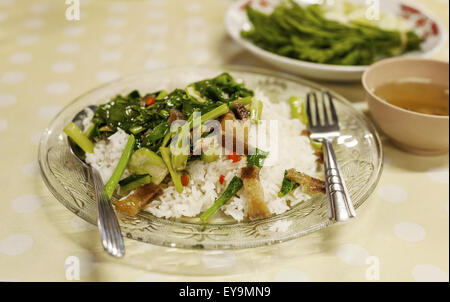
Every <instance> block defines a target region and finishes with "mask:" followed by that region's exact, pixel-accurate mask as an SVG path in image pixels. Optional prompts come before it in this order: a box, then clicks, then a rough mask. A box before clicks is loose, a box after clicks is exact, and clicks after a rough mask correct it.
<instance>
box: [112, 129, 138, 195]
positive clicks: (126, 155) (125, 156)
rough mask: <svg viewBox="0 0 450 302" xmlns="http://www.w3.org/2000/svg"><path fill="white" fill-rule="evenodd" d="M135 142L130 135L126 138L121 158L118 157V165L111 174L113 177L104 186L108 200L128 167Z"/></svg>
mask: <svg viewBox="0 0 450 302" xmlns="http://www.w3.org/2000/svg"><path fill="white" fill-rule="evenodd" d="M135 142H136V140H135V139H134V136H133V135H130V136H129V137H128V141H127V144H126V146H125V149H124V150H123V153H122V156H121V157H120V160H119V163H118V164H117V166H116V169H115V170H114V172H113V175H112V176H111V178H110V179H109V180H108V182H107V183H106V185H105V191H106V194H108V197H109V198H111V197H112V195H113V194H114V191H115V190H116V187H117V185H118V184H119V180H120V178H121V177H122V174H123V172H124V171H125V168H126V167H127V165H128V161H129V160H130V157H131V154H132V153H133V149H134V144H135Z"/></svg>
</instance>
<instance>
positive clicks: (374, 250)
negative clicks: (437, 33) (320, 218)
mask: <svg viewBox="0 0 450 302" xmlns="http://www.w3.org/2000/svg"><path fill="white" fill-rule="evenodd" d="M417 2H421V4H423V5H424V6H426V7H428V9H429V10H431V11H432V12H433V13H434V14H435V15H437V16H438V17H439V18H440V19H441V21H442V22H443V24H444V25H445V28H446V29H447V31H448V18H449V16H448V9H449V5H448V1H445V0H427V1H425V0H422V1H417ZM230 3H231V1H225V0H193V1H187V0H186V1H185V0H183V1H182V0H158V1H157V0H150V1H144V0H133V1H127V2H125V1H104V0H95V1H94V0H90V1H87V0H81V20H80V21H72V22H71V21H67V20H66V18H65V9H66V8H67V6H65V4H64V1H55V0H35V1H25V0H0V146H1V147H0V167H1V170H0V188H1V196H2V197H1V202H0V280H19V281H32V280H34V281H37V280H38V281H64V280H67V279H73V277H74V276H75V277H76V274H75V275H74V274H71V273H70V267H71V263H72V262H71V261H72V260H73V259H74V258H73V257H71V256H76V257H77V258H76V259H78V260H79V261H80V264H81V271H80V279H81V280H82V281H88V280H90V281H94V280H95V281H133V280H140V281H145V280H149V281H187V280H192V281H219V280H224V281H227V280H232V281H274V280H275V281H366V280H376V279H379V280H381V281H414V280H418V281H422V280H426V281H428V280H439V281H448V270H449V262H448V261H449V212H448V211H449V203H448V197H449V196H448V195H449V186H448V179H449V176H448V175H449V172H448V171H449V170H448V155H446V156H441V157H430V158H425V157H418V156H413V155H408V154H406V153H404V152H402V151H399V150H397V149H395V148H394V147H392V145H391V144H390V143H389V142H387V141H385V142H384V151H385V168H384V172H383V175H382V178H381V180H380V183H379V185H378V187H377V189H376V191H375V192H374V193H373V195H372V196H371V197H370V198H369V200H368V201H367V202H366V203H365V204H364V205H363V206H362V207H361V208H360V210H359V213H358V214H359V216H358V217H357V219H356V220H355V221H353V222H352V223H351V224H346V225H342V226H335V227H332V228H329V229H326V230H323V231H320V232H317V233H314V234H312V235H310V236H307V237H304V238H301V239H298V240H294V241H291V242H287V243H284V244H281V245H276V246H273V247H264V248H257V249H251V250H238V251H191V250H179V249H173V248H165V247H158V246H152V245H148V244H142V243H138V242H136V241H133V240H128V239H126V240H125V242H126V247H127V256H126V257H125V258H124V259H122V260H116V259H112V258H110V257H109V256H107V255H106V254H105V253H104V252H103V251H102V247H101V245H100V242H99V236H98V232H97V230H96V229H95V227H94V226H91V225H89V224H87V223H85V222H84V221H82V220H81V219H79V218H78V217H77V216H75V215H74V214H72V213H71V212H70V211H68V210H67V209H66V208H64V207H63V206H62V205H61V204H60V203H59V202H58V201H57V200H56V199H55V198H54V197H53V196H52V195H51V193H50V192H49V191H48V190H47V188H46V187H45V185H44V183H43V181H42V179H41V177H40V175H39V168H38V164H37V162H36V160H37V145H38V141H39V135H40V132H41V131H42V130H43V129H44V128H45V127H47V126H48V124H49V122H50V119H51V118H52V117H53V116H54V115H55V114H56V113H57V112H58V111H59V110H60V109H61V108H62V106H64V105H65V104H67V103H68V102H69V101H70V100H72V99H74V98H75V97H76V96H78V95H80V94H82V93H83V92H85V91H87V90H89V89H91V88H93V87H95V86H97V85H99V84H100V83H102V82H106V81H110V80H113V79H116V78H118V77H120V76H122V75H126V74H130V73H135V72H138V71H142V70H145V69H147V70H152V69H155V68H160V67H165V66H173V65H189V64H224V63H225V64H247V65H256V66H262V67H264V66H265V65H264V64H263V63H262V62H260V61H259V60H258V59H256V58H254V57H253V56H251V55H250V54H249V53H247V52H246V51H244V50H243V49H241V48H240V47H239V46H237V45H236V44H235V43H233V42H232V41H231V40H230V39H229V38H228V37H227V35H226V33H225V29H224V26H223V15H224V12H225V10H226V8H227V6H228V5H229V4H230ZM448 55H449V52H448V42H446V43H445V45H444V47H443V49H442V50H441V52H440V53H439V54H438V55H437V57H438V58H440V59H443V60H448ZM326 85H327V86H328V87H330V88H333V89H336V90H337V91H338V92H339V93H341V94H343V95H344V96H346V97H348V98H349V99H350V100H351V101H355V102H356V101H362V98H363V93H362V89H361V87H360V85H359V84H326ZM377 277H379V278H377Z"/></svg>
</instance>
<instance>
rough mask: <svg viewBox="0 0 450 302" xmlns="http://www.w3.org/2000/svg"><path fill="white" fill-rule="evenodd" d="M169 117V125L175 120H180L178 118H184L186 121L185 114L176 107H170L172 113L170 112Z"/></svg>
mask: <svg viewBox="0 0 450 302" xmlns="http://www.w3.org/2000/svg"><path fill="white" fill-rule="evenodd" d="M169 114H170V115H169V119H168V120H167V123H168V124H169V125H171V124H172V123H173V122H175V121H178V120H183V121H185V120H186V118H185V117H184V114H183V113H182V112H180V111H178V110H176V109H170V113H169Z"/></svg>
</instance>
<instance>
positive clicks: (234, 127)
mask: <svg viewBox="0 0 450 302" xmlns="http://www.w3.org/2000/svg"><path fill="white" fill-rule="evenodd" d="M220 125H221V128H222V146H223V147H225V148H228V151H229V152H230V153H232V152H236V153H237V154H239V155H240V154H242V152H243V153H244V154H248V149H249V146H248V129H249V123H248V121H244V122H242V123H240V122H239V121H238V120H237V119H236V116H235V115H234V113H233V112H231V111H230V112H228V113H226V114H225V115H223V116H222V118H221V120H220ZM227 125H228V126H227ZM227 141H228V142H233V147H232V150H230V149H231V146H227V144H226V142H227ZM229 144H230V143H229Z"/></svg>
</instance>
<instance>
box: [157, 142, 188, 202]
mask: <svg viewBox="0 0 450 302" xmlns="http://www.w3.org/2000/svg"><path fill="white" fill-rule="evenodd" d="M160 152H161V156H162V159H163V160H164V163H165V164H166V166H167V169H169V173H170V177H172V181H173V184H174V185H175V189H176V190H177V192H178V193H181V192H183V184H182V183H181V173H178V172H177V171H175V170H174V169H173V166H172V161H171V153H170V148H168V147H162V148H160Z"/></svg>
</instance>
